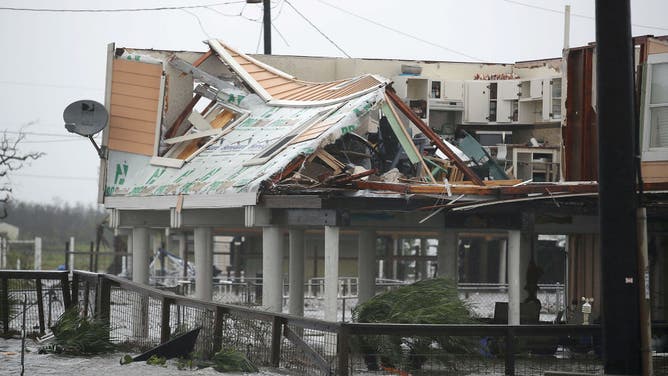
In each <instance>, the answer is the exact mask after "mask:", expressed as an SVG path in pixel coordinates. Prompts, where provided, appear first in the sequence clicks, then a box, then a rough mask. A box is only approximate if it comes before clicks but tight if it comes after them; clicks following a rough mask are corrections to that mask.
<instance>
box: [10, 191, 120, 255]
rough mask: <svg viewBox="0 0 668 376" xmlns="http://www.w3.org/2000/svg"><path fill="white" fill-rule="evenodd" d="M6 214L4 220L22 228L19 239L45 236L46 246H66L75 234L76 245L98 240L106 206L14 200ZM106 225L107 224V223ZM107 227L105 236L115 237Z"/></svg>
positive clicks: (79, 246) (83, 245)
mask: <svg viewBox="0 0 668 376" xmlns="http://www.w3.org/2000/svg"><path fill="white" fill-rule="evenodd" d="M6 212H7V217H6V218H4V219H3V220H2V221H4V222H6V223H9V224H12V225H14V226H17V227H18V228H19V237H20V239H32V238H34V237H36V236H39V237H41V238H42V245H43V248H44V249H45V250H56V249H58V250H63V249H64V248H65V242H67V241H69V238H70V236H74V238H75V243H76V245H77V248H81V247H86V248H87V247H88V244H90V242H94V241H95V237H96V228H97V226H98V225H100V224H101V223H102V222H104V221H105V220H106V217H107V214H106V212H105V211H104V210H103V209H99V208H97V207H96V206H94V205H85V204H82V203H77V204H73V205H72V204H69V203H67V202H56V203H32V202H21V201H15V200H11V201H9V202H8V203H7V204H6ZM105 227H106V226H105ZM112 235H113V234H111V233H110V231H108V230H107V231H104V237H105V238H106V239H105V240H107V241H110V240H111V238H112Z"/></svg>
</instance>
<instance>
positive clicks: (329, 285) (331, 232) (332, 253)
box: [325, 226, 339, 321]
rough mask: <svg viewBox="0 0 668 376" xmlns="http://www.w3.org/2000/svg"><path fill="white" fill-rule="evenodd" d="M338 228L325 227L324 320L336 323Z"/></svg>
mask: <svg viewBox="0 0 668 376" xmlns="http://www.w3.org/2000/svg"><path fill="white" fill-rule="evenodd" d="M338 292H339V228H338V227H335V226H325V320H327V321H338V317H337V312H338V308H337V307H338V304H337V298H338Z"/></svg>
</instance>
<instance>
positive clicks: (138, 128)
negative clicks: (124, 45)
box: [108, 60, 162, 155]
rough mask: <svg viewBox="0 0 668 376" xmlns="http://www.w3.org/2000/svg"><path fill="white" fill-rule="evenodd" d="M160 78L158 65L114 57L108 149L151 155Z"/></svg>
mask: <svg viewBox="0 0 668 376" xmlns="http://www.w3.org/2000/svg"><path fill="white" fill-rule="evenodd" d="M161 79H162V66H160V65H157V64H146V63H140V62H134V61H127V60H114V63H113V69H112V77H111V106H110V107H111V108H110V119H109V143H108V147H109V149H110V150H118V151H124V152H128V153H135V154H143V155H153V150H154V142H155V131H156V120H157V118H158V114H159V112H158V111H159V109H158V103H159V97H160V82H161Z"/></svg>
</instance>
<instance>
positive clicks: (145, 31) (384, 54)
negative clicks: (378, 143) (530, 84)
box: [0, 0, 668, 204]
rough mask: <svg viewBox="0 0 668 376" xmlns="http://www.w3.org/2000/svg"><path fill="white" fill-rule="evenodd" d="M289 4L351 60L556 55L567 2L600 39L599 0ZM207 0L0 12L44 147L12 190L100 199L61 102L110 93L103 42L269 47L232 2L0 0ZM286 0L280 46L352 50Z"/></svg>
mask: <svg viewBox="0 0 668 376" xmlns="http://www.w3.org/2000/svg"><path fill="white" fill-rule="evenodd" d="M288 1H289V4H292V5H293V6H294V7H295V8H296V9H297V10H299V12H300V13H302V14H303V15H304V16H305V17H307V18H308V19H309V20H310V21H311V22H312V23H313V24H314V25H315V26H316V27H318V28H319V29H320V30H321V31H322V32H323V33H324V34H325V35H327V36H328V37H329V38H330V39H331V40H332V41H334V42H335V43H336V44H337V45H338V46H339V47H340V49H341V50H343V51H345V53H347V54H348V55H350V56H351V57H370V58H403V59H415V60H446V61H473V60H475V61H489V62H515V61H522V60H533V59H541V58H550V57H558V56H560V55H561V47H562V45H563V9H564V5H565V4H570V5H571V13H572V16H573V17H572V19H571V46H580V45H584V44H587V43H588V42H591V41H594V38H595V37H594V26H595V25H594V19H593V16H594V1H593V0H570V1H563V0H468V1H463V0H412V1H393V0H364V1H362V0H288ZM224 3H232V4H224ZM208 4H219V5H210V6H207V7H201V8H191V9H187V10H164V11H138V12H104V13H67V12H27V11H8V10H0V47H1V48H2V51H3V53H2V58H1V59H0V112H1V113H2V115H3V117H2V120H0V124H1V125H0V129H2V130H7V131H8V132H16V131H18V130H19V129H21V127H22V126H23V125H26V124H29V123H34V124H32V125H31V126H29V127H27V128H26V129H25V131H26V132H28V133H29V134H28V137H27V139H26V141H25V142H24V144H23V145H22V147H23V150H25V151H43V152H45V153H46V156H44V157H43V158H41V159H39V160H37V161H34V162H32V163H31V164H30V165H28V166H26V167H24V168H23V169H21V170H20V171H17V172H15V173H13V174H12V176H11V178H10V180H11V184H12V185H13V188H14V197H15V198H16V199H19V200H25V201H35V202H54V201H65V202H69V203H76V202H83V203H86V204H90V203H94V202H95V200H96V196H97V175H98V166H99V162H98V158H97V155H96V153H95V151H94V149H93V147H92V145H90V143H89V142H88V141H87V140H86V139H84V138H81V137H78V136H74V135H72V134H68V133H67V132H66V131H65V129H64V126H63V120H62V111H63V109H64V108H65V107H66V106H67V104H69V103H70V102H73V101H75V100H79V99H93V100H97V101H99V102H103V99H104V96H103V88H104V80H105V76H104V75H105V59H106V45H107V43H109V42H115V43H116V45H117V46H123V47H140V48H155V49H170V50H199V51H203V50H204V45H203V44H202V41H203V40H205V39H208V38H210V37H212V38H214V37H215V38H219V39H222V40H224V41H226V42H227V43H228V44H230V45H231V46H233V47H235V48H237V49H239V50H241V51H243V52H246V53H255V52H256V51H259V52H262V44H261V43H258V42H259V37H260V25H261V24H260V20H261V6H259V5H247V6H246V5H245V3H244V2H243V1H241V2H239V1H234V0H146V1H136V0H135V1H129V0H116V1H109V0H106V1H97V0H67V1H53V0H52V1H49V0H17V1H0V7H20V8H57V9H100V8H111V9H122V8H126V9H127V8H155V7H175V6H184V5H208ZM289 4H288V2H286V1H284V0H272V6H273V9H272V18H273V24H274V26H275V29H274V30H272V31H273V34H272V38H273V53H274V54H283V55H312V56H344V55H343V53H342V52H341V51H340V50H339V49H337V47H335V46H334V45H332V43H330V42H329V41H327V39H325V38H324V37H323V36H322V35H321V34H319V33H318V32H317V31H316V30H315V29H314V28H313V27H312V26H310V25H309V24H308V23H307V22H306V21H305V20H304V19H303V18H302V17H301V16H300V15H299V14H297V13H296V12H295V11H294V10H293V9H292V8H291V7H290V5H289ZM337 8H340V9H337ZM631 14H632V23H633V24H635V26H634V27H633V34H634V35H647V34H653V35H665V34H668V18H666V14H668V1H667V0H632V1H631ZM365 19H366V20H365ZM369 20H373V21H374V22H376V23H377V24H374V23H372V22H370V21H369ZM277 31H278V32H280V34H281V35H282V37H283V38H281V36H279V33H278V32H277ZM9 135H10V136H12V135H13V134H12V133H10V134H9Z"/></svg>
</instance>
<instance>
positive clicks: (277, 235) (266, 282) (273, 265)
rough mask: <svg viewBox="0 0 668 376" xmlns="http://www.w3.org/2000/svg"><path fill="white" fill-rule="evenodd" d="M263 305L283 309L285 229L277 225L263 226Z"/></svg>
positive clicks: (271, 308)
mask: <svg viewBox="0 0 668 376" xmlns="http://www.w3.org/2000/svg"><path fill="white" fill-rule="evenodd" d="M262 305H263V306H264V307H265V308H267V310H269V311H272V312H281V311H282V309H283V231H282V229H281V228H279V227H276V226H269V227H263V228H262Z"/></svg>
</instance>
